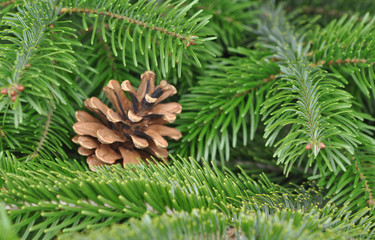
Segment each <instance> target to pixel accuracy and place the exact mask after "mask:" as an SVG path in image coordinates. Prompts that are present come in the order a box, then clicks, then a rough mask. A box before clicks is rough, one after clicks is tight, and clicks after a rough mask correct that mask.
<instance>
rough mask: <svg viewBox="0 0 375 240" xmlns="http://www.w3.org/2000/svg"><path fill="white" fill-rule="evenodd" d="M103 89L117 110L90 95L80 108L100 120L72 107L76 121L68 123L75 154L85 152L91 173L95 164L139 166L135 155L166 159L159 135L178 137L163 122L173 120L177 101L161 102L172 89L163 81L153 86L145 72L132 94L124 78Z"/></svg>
mask: <svg viewBox="0 0 375 240" xmlns="http://www.w3.org/2000/svg"><path fill="white" fill-rule="evenodd" d="M103 90H104V92H105V94H106V96H107V97H108V99H109V100H110V101H111V103H112V105H113V107H114V108H115V110H116V111H113V110H112V109H111V108H109V107H107V106H106V105H105V104H104V103H102V102H101V101H100V100H99V99H98V98H96V97H92V98H89V99H87V100H86V101H85V107H86V108H87V109H89V110H90V111H92V112H94V113H96V114H97V116H98V117H99V118H100V120H99V119H97V118H96V117H94V116H92V115H91V114H89V113H87V112H85V111H76V118H77V121H78V122H77V123H75V124H74V126H73V129H74V131H75V132H76V133H77V134H78V135H77V136H75V137H74V138H73V142H75V143H77V144H80V145H81V146H80V147H79V148H78V153H79V154H81V155H83V156H88V157H87V163H88V164H89V166H90V169H91V170H93V171H95V168H94V167H96V166H100V165H104V164H107V165H111V164H114V163H122V164H124V165H125V164H128V163H136V164H138V163H139V162H138V160H139V159H142V160H145V159H146V158H148V159H149V160H151V158H150V157H151V156H154V157H156V158H157V159H161V158H163V159H166V158H167V156H168V152H167V150H166V147H167V146H168V142H167V141H166V140H165V139H164V138H163V137H164V136H166V137H170V138H172V139H174V140H178V139H180V137H181V133H180V131H178V130H177V129H175V128H171V127H166V126H164V124H166V123H172V122H174V121H175V119H176V114H178V113H180V112H181V105H180V104H178V103H175V102H171V103H161V102H162V101H164V100H165V99H166V98H168V97H170V96H172V95H174V94H176V93H177V91H176V89H175V87H173V86H172V85H170V84H168V83H167V82H166V81H165V80H162V81H161V83H160V85H159V86H157V87H155V74H154V73H153V72H151V71H147V72H145V73H144V74H142V75H141V84H140V86H139V88H138V90H137V92H136V91H135V90H134V88H133V86H132V85H131V83H130V82H129V81H128V80H126V81H124V82H122V84H121V85H120V83H119V82H118V81H116V80H111V81H109V83H108V84H107V86H106V87H104V89H103ZM123 90H124V91H125V92H127V93H128V94H129V96H130V98H131V100H129V99H128V98H127V97H126V95H125V93H124V91H123Z"/></svg>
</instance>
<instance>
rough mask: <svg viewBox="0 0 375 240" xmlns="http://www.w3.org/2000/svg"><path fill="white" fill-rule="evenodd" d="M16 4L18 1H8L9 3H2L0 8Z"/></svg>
mask: <svg viewBox="0 0 375 240" xmlns="http://www.w3.org/2000/svg"><path fill="white" fill-rule="evenodd" d="M15 2H16V0H10V1H7V2H2V3H0V6H1V7H6V6H8V5H10V4H12V3H15Z"/></svg>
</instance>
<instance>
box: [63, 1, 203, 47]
mask: <svg viewBox="0 0 375 240" xmlns="http://www.w3.org/2000/svg"><path fill="white" fill-rule="evenodd" d="M65 13H70V14H71V13H91V14H97V15H102V16H107V17H110V18H116V19H120V20H126V21H128V22H129V23H134V24H135V25H139V26H142V27H144V28H147V29H150V30H154V31H158V32H161V33H163V34H166V35H170V36H172V37H174V38H177V39H180V40H182V41H185V44H186V46H190V45H195V44H196V43H195V37H196V36H195V35H190V36H185V35H182V34H180V33H176V32H173V31H168V29H164V28H162V27H155V26H153V25H152V24H150V23H147V22H143V21H140V20H136V19H133V18H130V17H127V16H124V15H121V14H116V13H112V12H108V11H99V10H96V9H89V8H61V9H60V14H65Z"/></svg>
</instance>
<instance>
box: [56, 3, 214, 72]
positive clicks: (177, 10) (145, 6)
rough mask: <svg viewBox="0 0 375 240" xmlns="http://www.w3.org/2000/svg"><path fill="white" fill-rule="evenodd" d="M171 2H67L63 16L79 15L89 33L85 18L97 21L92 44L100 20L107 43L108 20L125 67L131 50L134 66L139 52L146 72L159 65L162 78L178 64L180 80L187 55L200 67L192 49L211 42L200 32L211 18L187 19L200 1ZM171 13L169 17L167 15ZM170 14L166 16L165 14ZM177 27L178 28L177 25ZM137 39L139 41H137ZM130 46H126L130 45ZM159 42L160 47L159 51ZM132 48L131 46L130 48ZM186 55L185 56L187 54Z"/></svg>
mask: <svg viewBox="0 0 375 240" xmlns="http://www.w3.org/2000/svg"><path fill="white" fill-rule="evenodd" d="M173 3H174V4H175V5H173V6H171V4H170V1H166V2H164V3H163V4H158V3H157V2H156V1H146V0H141V1H138V2H136V3H134V4H130V3H129V1H127V0H117V1H115V2H112V1H99V0H96V1H92V2H77V1H69V0H66V1H65V2H64V6H69V7H63V8H62V9H61V10H60V13H61V14H64V13H80V14H83V15H82V21H83V25H84V27H85V29H86V30H88V26H87V23H86V14H87V15H88V16H89V17H91V16H94V17H95V23H94V26H93V33H92V39H91V43H93V40H94V36H95V32H96V29H97V28H98V27H99V26H100V25H99V17H100V16H101V20H100V21H101V22H103V24H102V26H101V28H103V29H102V32H103V39H104V41H107V38H106V36H105V34H104V32H105V31H104V22H105V21H106V18H108V25H109V26H110V32H111V38H110V39H111V47H112V51H113V53H114V55H115V56H117V55H118V52H120V53H121V55H122V61H123V64H124V66H126V59H127V58H128V56H126V54H125V53H126V49H127V48H129V47H130V48H131V49H132V52H131V56H132V60H133V63H134V65H135V66H137V65H138V60H137V52H138V53H140V54H141V55H142V56H144V59H145V63H146V68H147V69H151V67H150V61H151V62H152V63H153V64H155V66H156V67H158V66H159V65H160V67H161V72H162V74H163V76H166V74H167V73H168V69H169V61H170V62H171V66H172V67H173V68H174V67H175V66H176V63H177V68H178V70H177V72H178V76H179V77H181V66H182V61H183V58H185V57H183V56H184V55H186V53H187V52H188V53H189V54H190V55H191V56H192V57H193V59H194V60H195V61H196V62H197V63H198V64H200V62H199V60H198V58H197V56H196V54H195V53H194V51H193V49H192V48H194V47H193V46H192V45H201V44H203V42H205V41H207V40H210V39H212V38H207V39H205V38H200V37H201V36H202V34H200V33H199V30H200V29H201V28H202V27H204V26H205V25H206V24H207V23H208V20H209V18H210V16H203V17H199V18H198V17H197V16H198V15H199V13H200V12H198V13H196V14H194V15H192V16H191V17H190V18H188V19H185V15H186V14H187V12H188V11H189V10H190V9H191V7H192V6H193V5H195V4H196V3H197V1H196V0H195V1H192V2H191V3H189V4H187V5H186V6H184V7H181V6H183V4H185V3H186V1H185V0H181V1H175V2H173ZM167 12H168V13H167ZM166 13H167V14H166ZM175 23H177V24H175ZM136 39H138V41H136ZM128 41H130V43H128V44H127V42H128ZM156 41H158V42H159V46H158V47H156ZM127 45H131V46H127ZM185 52H186V53H185ZM157 58H159V60H157Z"/></svg>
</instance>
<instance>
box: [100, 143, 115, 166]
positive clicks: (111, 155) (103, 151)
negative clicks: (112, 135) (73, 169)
mask: <svg viewBox="0 0 375 240" xmlns="http://www.w3.org/2000/svg"><path fill="white" fill-rule="evenodd" d="M95 155H96V157H97V158H98V159H99V160H100V161H102V162H104V163H108V164H113V163H115V162H116V160H117V159H120V158H121V155H120V154H118V153H117V152H115V151H114V150H113V149H112V148H111V147H110V146H109V145H108V144H100V146H99V147H98V148H97V149H96V150H95Z"/></svg>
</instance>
